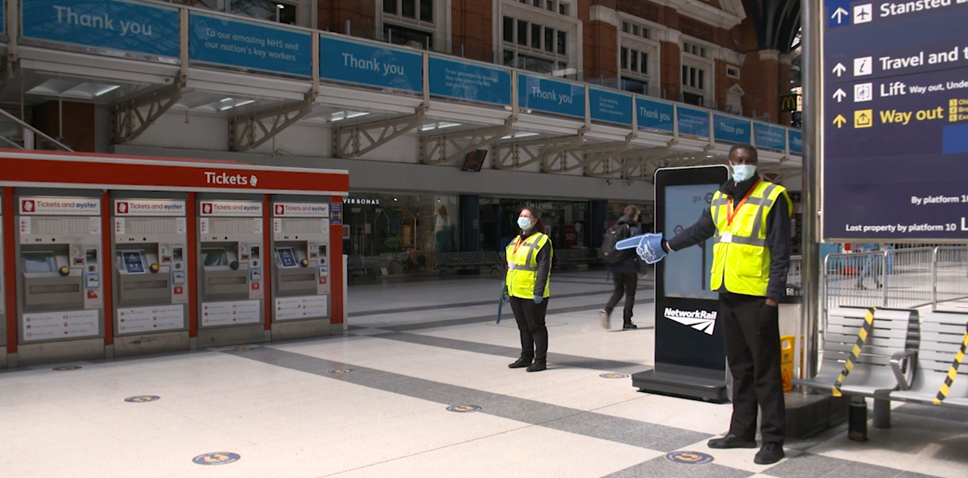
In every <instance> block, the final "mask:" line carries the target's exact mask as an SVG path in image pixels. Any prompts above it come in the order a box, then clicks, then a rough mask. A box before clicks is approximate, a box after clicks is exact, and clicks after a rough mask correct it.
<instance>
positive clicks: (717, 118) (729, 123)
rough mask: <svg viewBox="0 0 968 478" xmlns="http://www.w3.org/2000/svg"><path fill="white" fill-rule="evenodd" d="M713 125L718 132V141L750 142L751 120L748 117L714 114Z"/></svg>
mask: <svg viewBox="0 0 968 478" xmlns="http://www.w3.org/2000/svg"><path fill="white" fill-rule="evenodd" d="M713 127H714V130H715V134H716V141H726V142H730V143H749V142H750V135H751V132H750V120H748V119H743V118H737V117H735V116H725V115H720V114H714V115H713Z"/></svg>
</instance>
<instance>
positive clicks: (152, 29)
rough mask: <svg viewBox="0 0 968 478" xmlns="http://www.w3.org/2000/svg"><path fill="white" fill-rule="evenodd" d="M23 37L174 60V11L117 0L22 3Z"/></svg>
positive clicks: (176, 53) (175, 12)
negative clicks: (167, 57)
mask: <svg viewBox="0 0 968 478" xmlns="http://www.w3.org/2000/svg"><path fill="white" fill-rule="evenodd" d="M21 8H22V9H23V11H22V13H23V36H24V37H26V38H33V39H37V40H49V41H56V42H64V43H74V44H77V45H84V46H90V47H98V48H110V49H114V50H124V51H129V52H134V53H144V54H148V55H158V56H171V57H177V56H178V10H177V9H174V8H170V7H163V6H150V5H145V4H140V3H128V2H124V1H119V0H72V1H64V0H23V3H22V5H21Z"/></svg>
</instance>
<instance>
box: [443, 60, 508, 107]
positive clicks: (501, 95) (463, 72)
mask: <svg viewBox="0 0 968 478" xmlns="http://www.w3.org/2000/svg"><path fill="white" fill-rule="evenodd" d="M430 94H432V95H437V96H445V97H448V98H457V99H459V100H469V101H480V102H482V103H493V104H497V105H502V106H511V72H510V71H508V70H505V69H501V68H490V67H486V66H481V65H476V64H473V63H465V62H461V61H451V60H445V59H443V58H437V57H433V56H432V57H430Z"/></svg>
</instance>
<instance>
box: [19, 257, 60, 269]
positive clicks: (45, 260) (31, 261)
mask: <svg viewBox="0 0 968 478" xmlns="http://www.w3.org/2000/svg"><path fill="white" fill-rule="evenodd" d="M21 255H22V256H23V259H24V272H54V271H55V270H57V260H55V259H54V253H53V252H24V253H22V254H21Z"/></svg>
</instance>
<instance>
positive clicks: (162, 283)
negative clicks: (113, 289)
mask: <svg viewBox="0 0 968 478" xmlns="http://www.w3.org/2000/svg"><path fill="white" fill-rule="evenodd" d="M168 287H169V286H168V281H167V280H151V281H147V280H146V281H124V282H123V283H122V285H121V289H122V290H125V291H135V290H145V289H168Z"/></svg>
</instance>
